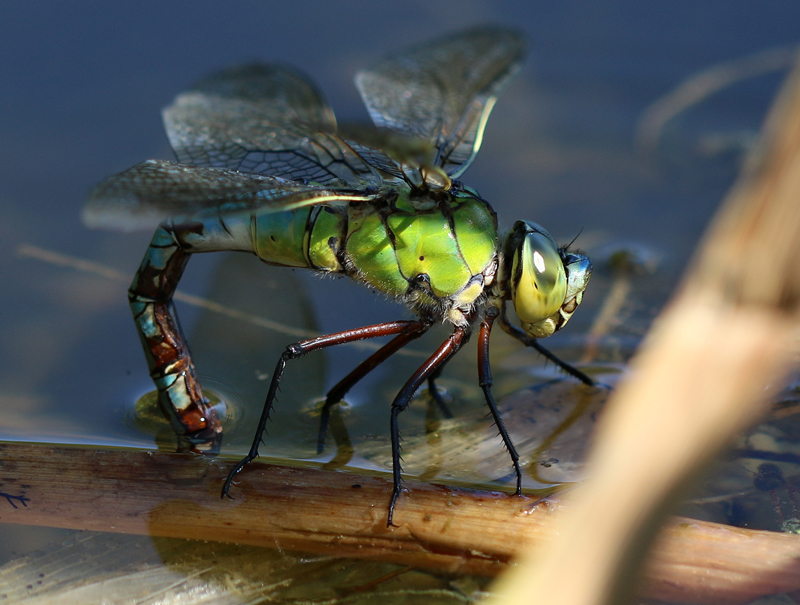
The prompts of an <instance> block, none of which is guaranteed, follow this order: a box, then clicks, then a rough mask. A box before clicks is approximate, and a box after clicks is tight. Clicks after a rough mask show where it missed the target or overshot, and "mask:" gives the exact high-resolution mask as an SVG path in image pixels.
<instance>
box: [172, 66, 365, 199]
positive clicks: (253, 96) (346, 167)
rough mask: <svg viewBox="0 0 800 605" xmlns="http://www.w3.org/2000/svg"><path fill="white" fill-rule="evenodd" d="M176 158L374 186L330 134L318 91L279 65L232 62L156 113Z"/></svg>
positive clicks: (332, 125)
mask: <svg viewBox="0 0 800 605" xmlns="http://www.w3.org/2000/svg"><path fill="white" fill-rule="evenodd" d="M163 117H164V125H165V127H166V130H167V136H168V137H169V140H170V144H171V145H172V149H173V150H174V151H175V155H176V156H177V157H178V160H179V161H180V162H182V163H185V164H192V165H194V166H202V167H209V168H211V167H213V168H227V169H229V170H239V171H242V172H252V173H255V174H265V175H270V176H279V177H284V178H288V179H292V180H305V181H314V182H317V183H322V184H326V183H332V182H334V181H343V182H345V183H348V184H351V185H360V184H365V183H366V184H377V183H378V182H379V181H380V179H379V178H378V176H377V175H376V174H375V171H374V170H373V169H372V167H371V166H369V165H368V164H367V163H365V162H364V161H363V160H362V159H361V158H360V157H359V156H358V154H357V153H355V152H354V151H353V149H352V148H350V147H349V146H348V145H347V144H346V143H345V142H344V141H342V140H341V139H340V138H339V137H337V136H336V135H335V134H334V133H335V132H336V119H335V118H334V115H333V111H332V110H331V108H330V107H329V106H328V104H327V102H326V101H325V99H324V98H323V96H322V93H320V92H319V90H317V88H316V87H315V86H314V84H312V83H311V82H310V81H309V80H308V79H307V78H306V77H305V76H304V75H303V74H301V73H299V72H297V71H295V70H293V69H291V68H289V67H285V66H282V65H274V64H249V65H242V66H237V67H232V68H229V69H226V70H223V71H221V72H219V73H217V74H214V75H212V76H209V77H207V78H205V79H203V80H201V81H200V82H199V83H198V84H197V85H196V86H195V87H194V88H193V89H192V90H190V91H188V92H185V93H183V94H181V95H179V96H178V97H177V98H176V99H175V101H174V102H173V104H172V105H170V106H169V107H167V108H166V109H165V110H164V112H163Z"/></svg>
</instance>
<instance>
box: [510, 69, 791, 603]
mask: <svg viewBox="0 0 800 605" xmlns="http://www.w3.org/2000/svg"><path fill="white" fill-rule="evenodd" d="M798 259H800V67H798V68H796V69H795V71H794V72H793V74H792V75H791V76H790V78H789V79H788V81H787V84H786V86H785V87H784V89H783V91H782V92H781V95H780V96H779V98H778V100H777V101H776V103H775V106H774V108H773V110H772V112H771V114H770V117H769V119H768V121H767V124H766V127H765V131H764V135H763V138H762V141H761V145H760V147H759V149H758V150H757V152H756V153H754V154H753V155H752V156H751V158H750V161H749V164H748V166H747V169H746V170H745V171H744V173H743V176H742V178H741V179H740V181H739V183H738V184H737V185H736V186H735V187H734V189H733V190H732V192H731V193H730V194H729V196H728V199H727V200H726V202H725V204H724V206H723V208H722V210H721V211H720V213H719V215H718V216H717V218H716V219H715V221H714V223H713V224H712V226H711V228H710V229H709V232H708V235H707V240H706V242H705V244H704V245H703V247H702V248H701V251H700V253H699V254H698V258H697V259H696V262H695V263H694V268H693V270H692V272H691V274H690V276H689V277H688V279H687V281H686V284H685V285H684V286H683V288H682V289H681V291H680V292H679V294H678V295H677V296H676V298H675V299H674V301H673V302H672V303H671V304H670V305H669V307H668V308H667V310H666V311H665V312H664V313H663V314H662V316H661V317H660V318H659V319H658V321H657V322H656V324H655V327H654V330H653V331H652V333H651V334H650V335H649V336H648V338H647V340H646V342H645V343H644V345H643V347H642V351H641V353H640V354H639V355H638V356H637V358H636V359H635V360H634V361H633V362H632V364H631V366H632V370H633V371H632V373H631V379H630V380H628V381H627V382H626V383H625V384H623V385H622V386H621V387H620V388H619V390H618V392H617V393H616V396H615V397H614V398H613V399H612V401H610V402H609V404H608V407H607V410H606V412H605V414H604V416H603V419H602V421H601V424H600V425H599V426H598V435H597V442H596V446H595V448H594V450H593V452H592V454H591V457H590V463H589V469H588V471H587V472H588V475H589V476H590V477H591V479H589V480H588V481H587V482H586V483H585V484H583V485H581V486H580V487H579V488H578V489H577V490H576V491H575V494H574V495H575V499H576V501H575V508H574V509H572V510H571V511H570V514H569V515H565V516H564V517H563V518H561V519H560V520H559V522H558V523H557V531H558V539H557V540H554V541H553V543H552V544H551V545H549V548H547V549H544V548H541V547H539V548H538V550H537V549H536V548H534V549H532V550H531V551H530V553H528V554H527V555H526V558H525V560H524V562H523V564H522V565H520V566H519V567H518V568H516V569H515V570H514V572H513V574H511V575H510V576H509V577H507V578H506V579H505V580H504V581H503V583H502V584H501V585H500V587H499V588H498V592H497V598H496V600H495V601H494V602H495V603H499V602H503V603H529V602H538V603H559V604H569V605H589V604H600V603H615V604H618V603H620V602H622V601H624V600H625V597H626V596H630V593H631V591H632V587H633V580H632V574H633V572H634V571H635V570H637V569H638V567H639V565H640V563H641V561H642V560H643V559H644V553H645V547H646V546H647V545H648V544H649V542H650V539H651V538H652V536H653V535H654V534H655V532H656V529H657V527H658V525H659V523H660V521H661V520H662V519H663V515H664V514H665V512H666V510H667V507H668V506H669V505H670V504H671V503H672V502H673V501H674V500H675V498H676V497H677V495H678V494H679V493H680V492H681V490H682V489H684V488H685V485H686V481H687V479H688V478H689V477H691V476H692V475H693V474H695V473H696V472H697V470H698V468H699V467H700V466H701V465H702V464H704V463H705V462H706V461H707V460H708V459H709V458H710V457H711V456H712V455H713V454H714V453H716V452H717V451H719V450H720V448H722V447H723V446H724V445H725V444H726V443H728V441H729V440H730V439H731V438H732V437H733V436H734V435H735V434H736V433H737V432H739V431H741V430H743V429H744V428H746V427H747V426H748V425H749V424H750V423H751V422H753V421H754V420H755V419H756V418H757V417H758V416H759V415H761V414H762V413H764V412H765V411H766V410H767V408H768V404H767V402H766V401H765V399H764V387H765V386H766V385H767V384H769V382H770V381H772V382H778V381H780V380H782V378H783V377H784V376H785V375H786V373H787V372H788V370H789V368H790V365H791V364H792V359H793V356H792V355H790V352H791V351H792V350H793V347H794V346H795V339H796V335H797V329H798V306H800V270H798ZM701 552H702V551H697V552H689V551H687V552H686V553H685V555H686V556H687V558H696V557H697V556H702V555H701V554H699V553H701ZM752 556H759V555H758V554H757V553H756V552H755V551H754V552H753V554H752ZM655 560H658V557H656V559H655ZM708 565H709V567H710V568H713V565H714V564H713V563H709V564H708ZM765 573H766V572H765ZM768 575H769V574H766V575H765V578H764V579H765V580H768ZM648 576H649V577H650V578H651V579H652V567H651V568H650V570H649V571H648ZM651 581H652V580H651ZM651 586H652V584H651ZM752 598H753V595H752V593H751V592H750V591H748V590H743V593H742V595H741V596H740V598H739V600H738V601H730V602H747V601H748V600H750V599H752ZM686 600H687V602H700V601H699V600H692V599H686Z"/></svg>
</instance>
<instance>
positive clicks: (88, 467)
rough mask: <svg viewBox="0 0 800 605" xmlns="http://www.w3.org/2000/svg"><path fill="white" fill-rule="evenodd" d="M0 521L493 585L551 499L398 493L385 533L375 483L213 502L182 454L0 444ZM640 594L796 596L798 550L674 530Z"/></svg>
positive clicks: (264, 473) (533, 534)
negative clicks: (278, 551) (315, 556)
mask: <svg viewBox="0 0 800 605" xmlns="http://www.w3.org/2000/svg"><path fill="white" fill-rule="evenodd" d="M0 465H1V466H2V470H3V472H2V476H3V479H2V484H0V492H2V495H3V496H4V498H0V522H4V523H21V524H28V525H46V526H53V527H64V528H72V529H87V530H96V531H106V532H119V533H130V534H146V535H154V536H163V537H178V538H193V539H201V540H213V541H222V542H237V543H240V544H251V545H258V546H266V547H272V548H275V547H280V548H286V549H294V550H301V551H306V552H316V553H322V554H329V555H335V556H351V557H360V558H369V559H378V560H384V561H390V562H394V563H400V564H404V565H412V566H415V567H423V568H428V569H434V570H441V571H445V572H451V573H456V572H461V573H475V574H480V575H495V574H497V573H499V572H500V571H502V570H503V569H505V568H506V567H507V562H508V561H509V560H510V559H511V558H512V557H514V556H516V555H517V554H519V551H520V549H521V547H522V545H523V544H525V543H526V542H527V541H529V540H530V541H541V540H543V539H545V538H547V537H549V536H551V535H552V532H553V529H554V522H555V520H556V519H557V518H558V516H559V515H560V514H561V509H562V506H561V505H560V504H559V503H558V502H555V501H550V502H548V501H537V500H534V499H532V498H527V497H516V496H508V495H505V494H498V493H491V492H476V491H472V490H466V489H453V488H447V487H441V486H434V485H428V484H411V485H409V487H410V488H411V489H410V490H409V491H408V493H406V494H404V495H403V498H402V499H401V500H400V502H399V504H398V507H397V514H396V516H395V520H396V522H397V523H399V524H400V526H399V527H397V528H392V529H388V528H387V527H386V504H387V502H388V500H389V497H390V494H391V482H390V481H389V480H388V479H384V478H380V477H372V476H363V475H353V474H349V473H338V472H331V471H323V470H319V469H314V468H287V467H280V466H269V465H265V464H259V463H256V464H253V465H252V467H251V468H248V469H247V471H245V472H244V473H242V476H241V481H242V482H241V485H240V486H239V488H237V489H236V499H235V500H229V499H224V500H223V499H220V498H219V489H220V485H221V484H222V480H223V478H224V476H225V474H226V472H227V464H224V463H221V462H219V461H214V460H212V459H209V458H204V457H200V456H194V455H189V454H165V453H159V452H145V451H138V452H137V451H125V450H110V451H109V450H96V449H84V448H74V447H53V446H43V445H31V444H24V445H23V444H0ZM647 578H648V588H647V591H646V592H647V594H649V595H650V596H653V597H659V598H663V599H667V600H677V601H680V602H686V601H689V602H696V603H733V602H738V601H737V599H739V598H740V597H741V595H750V596H751V597H752V596H756V595H760V594H767V593H770V592H784V591H788V590H796V589H798V588H800V538H797V537H795V536H785V535H781V534H776V533H771V532H760V531H748V530H738V529H733V528H729V527H725V526H721V525H716V524H713V523H705V522H699V521H691V520H689V519H677V520H675V521H674V522H673V523H672V524H671V526H670V528H669V529H668V530H667V532H666V534H665V535H664V536H663V537H662V540H661V542H660V544H659V546H658V547H657V548H656V550H655V552H654V555H653V557H652V560H651V563H650V565H649V567H648V572H647Z"/></svg>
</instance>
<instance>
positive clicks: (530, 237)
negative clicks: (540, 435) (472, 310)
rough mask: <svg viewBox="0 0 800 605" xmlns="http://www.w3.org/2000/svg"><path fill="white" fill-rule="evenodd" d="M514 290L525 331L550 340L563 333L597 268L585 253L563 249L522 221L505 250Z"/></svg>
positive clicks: (508, 281)
mask: <svg viewBox="0 0 800 605" xmlns="http://www.w3.org/2000/svg"><path fill="white" fill-rule="evenodd" d="M504 253H505V262H506V263H508V265H507V269H506V270H507V271H508V273H507V275H505V276H504V279H503V281H504V284H503V285H504V289H506V290H510V297H511V301H512V302H513V304H514V310H515V311H516V313H517V317H519V319H520V323H521V326H522V329H523V330H524V331H525V333H526V334H527V335H528V336H531V337H533V338H545V337H547V336H550V335H552V334H553V333H554V332H556V331H558V330H560V329H561V328H563V327H564V326H565V325H566V323H567V322H568V321H569V320H570V318H571V317H572V314H573V313H574V312H575V309H576V308H577V307H578V305H580V304H581V301H582V300H583V291H584V290H585V289H586V285H587V284H588V283H589V278H590V277H591V275H592V263H591V262H590V261H589V259H588V258H587V257H586V256H584V255H583V254H578V253H573V252H567V251H566V250H565V249H563V248H559V247H558V244H557V243H556V241H555V240H554V239H553V237H552V236H551V235H550V234H549V233H548V232H547V231H546V230H545V229H544V228H543V227H541V226H540V225H538V224H536V223H533V222H531V221H517V222H516V223H515V224H514V227H513V228H512V230H511V232H510V233H509V234H508V237H507V238H506V244H505V246H504Z"/></svg>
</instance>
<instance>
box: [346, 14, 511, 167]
mask: <svg viewBox="0 0 800 605" xmlns="http://www.w3.org/2000/svg"><path fill="white" fill-rule="evenodd" d="M524 54H525V40H524V38H523V37H522V35H521V34H520V33H518V32H516V31H514V30H509V29H503V28H476V29H471V30H468V31H466V32H461V33H458V34H455V35H453V36H449V37H447V38H444V39H441V40H439V41H435V42H433V43H431V44H427V45H425V46H421V47H417V48H415V49H413V50H411V51H407V52H405V53H400V54H398V55H394V56H390V57H389V58H388V59H386V60H385V61H383V62H381V63H379V64H377V65H376V66H374V67H372V68H371V69H367V70H364V71H361V72H359V73H358V74H357V75H356V86H357V87H358V90H359V92H360V93H361V98H362V99H363V101H364V104H365V105H366V106H367V110H368V111H369V113H370V116H371V117H372V121H373V122H374V123H375V125H376V126H377V127H378V128H387V129H390V130H393V131H396V132H401V133H404V134H407V135H410V136H412V137H416V138H419V139H422V140H424V141H428V142H430V143H431V144H432V145H433V146H434V147H435V148H436V149H437V159H436V164H437V165H438V166H440V167H441V168H442V169H444V171H445V172H446V173H447V174H449V175H450V176H452V177H454V178H456V177H458V176H460V175H461V173H463V172H464V171H465V170H466V169H467V168H468V167H469V165H470V164H471V163H472V160H473V159H474V158H475V155H476V154H477V152H478V149H479V148H480V145H481V141H482V138H483V129H484V126H485V125H486V120H487V118H488V117H489V113H490V112H491V110H492V106H493V105H494V102H495V100H496V99H497V97H498V95H499V94H500V93H501V92H502V91H503V89H504V88H505V86H506V85H507V84H508V82H509V80H510V79H511V77H512V76H513V75H514V74H515V73H516V71H517V70H518V68H519V66H520V64H521V62H522V58H523V55H524Z"/></svg>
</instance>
